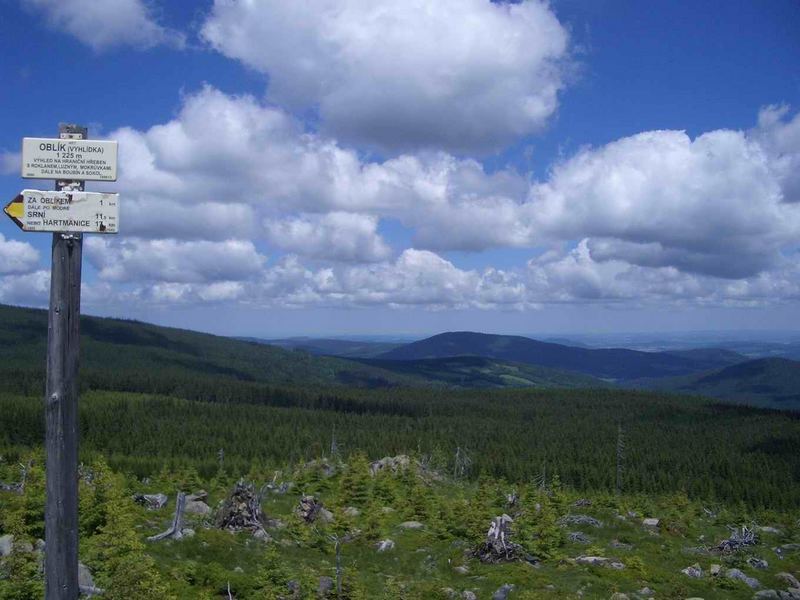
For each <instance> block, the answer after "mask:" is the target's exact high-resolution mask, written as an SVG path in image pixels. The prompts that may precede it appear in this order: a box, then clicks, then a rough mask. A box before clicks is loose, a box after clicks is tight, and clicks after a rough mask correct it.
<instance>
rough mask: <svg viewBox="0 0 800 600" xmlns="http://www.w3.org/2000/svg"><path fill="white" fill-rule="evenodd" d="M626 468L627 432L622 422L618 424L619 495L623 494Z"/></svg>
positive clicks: (617, 486) (617, 487) (617, 488)
mask: <svg viewBox="0 0 800 600" xmlns="http://www.w3.org/2000/svg"><path fill="white" fill-rule="evenodd" d="M624 466H625V432H624V431H623V429H622V421H620V422H619V423H617V484H616V491H617V495H619V494H621V493H622V474H623V470H624Z"/></svg>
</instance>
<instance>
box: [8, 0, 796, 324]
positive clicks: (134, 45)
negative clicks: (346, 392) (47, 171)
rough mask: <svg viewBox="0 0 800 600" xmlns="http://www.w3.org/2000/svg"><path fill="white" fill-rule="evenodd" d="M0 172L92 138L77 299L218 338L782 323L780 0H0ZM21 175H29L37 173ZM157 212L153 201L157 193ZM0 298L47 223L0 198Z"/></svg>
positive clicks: (791, 47) (789, 191)
mask: <svg viewBox="0 0 800 600" xmlns="http://www.w3.org/2000/svg"><path fill="white" fill-rule="evenodd" d="M0 7H1V9H0V10H2V15H3V19H2V25H3V33H4V35H3V36H2V39H0V45H2V56H3V59H2V62H0V69H2V75H3V79H4V82H5V84H6V85H5V86H4V90H5V91H4V92H3V93H2V96H0V103H1V104H0V105H1V106H2V110H1V111H0V152H2V154H0V169H1V170H0V172H2V175H0V190H2V192H4V194H5V197H6V198H7V199H11V198H12V197H13V196H14V195H16V194H17V193H18V192H19V191H20V189H22V188H23V187H31V188H36V187H37V185H38V186H39V187H44V186H46V185H47V182H36V181H25V180H22V179H20V178H19V176H18V164H19V157H18V154H17V153H18V151H19V145H20V139H21V138H22V137H23V136H42V137H48V136H52V135H54V134H55V132H56V129H57V124H58V122H59V121H73V122H79V123H83V124H87V125H89V126H90V127H91V130H92V134H93V135H95V136H98V137H111V138H113V139H117V140H119V142H120V160H121V169H120V180H119V182H118V183H117V184H90V185H89V189H94V190H103V191H106V190H108V191H112V190H113V191H118V192H119V193H120V194H121V205H122V216H121V218H122V223H121V233H120V234H119V236H116V237H115V238H114V239H111V238H102V239H101V238H100V237H98V236H93V237H91V239H90V238H88V237H87V240H86V250H85V258H84V269H85V277H84V283H85V285H84V294H83V305H84V312H88V313H91V314H101V315H113V316H126V317H136V318H141V319H146V320H150V321H155V322H159V323H165V324H174V325H179V326H183V327H191V328H197V329H203V330H208V331H213V332H216V333H225V334H237V335H259V336H265V337H268V336H273V335H275V336H277V335H289V334H339V335H341V334H346V333H412V334H425V333H432V332H437V331H442V330H446V329H473V330H481V331H499V332H520V333H537V332H546V333H555V332H568V333H575V332H584V331H601V332H602V331H637V330H638V331H659V330H686V329H787V328H788V329H796V328H797V327H796V325H795V323H796V321H797V316H798V298H800V268H799V267H798V266H797V265H798V264H800V263H798V260H797V259H798V258H800V257H798V256H797V241H796V240H797V239H798V233H800V213H799V212H798V207H800V176H798V175H797V173H798V172H800V118H798V116H797V115H798V108H800V69H798V68H797V65H798V64H800V4H798V3H797V2H795V1H793V0H774V1H771V2H757V1H752V2H745V1H727V2H703V3H697V2H688V1H686V2H679V1H656V2H647V3H643V2H637V1H627V2H623V1H619V2H605V1H592V2H589V1H578V0H562V1H554V2H551V3H550V4H545V3H541V2H538V1H534V0H529V1H527V2H522V3H518V4H515V5H508V4H502V3H490V2H487V1H486V0H439V1H437V2H435V3H432V2H426V1H424V0H413V1H409V2H406V3H396V2H388V1H387V2H383V1H379V0H372V1H370V2H367V1H366V0H342V1H341V2H333V0H317V1H316V2H311V1H301V2H296V3H290V4H287V3H283V2H277V1H273V0H263V1H262V2H251V3H241V2H224V3H223V2H219V3H217V5H215V4H214V3H213V2H197V3H190V2H157V1H153V2H147V3H142V2H140V0H107V1H106V2H103V3H95V2H87V1H86V0H60V1H55V0H23V1H21V2H16V1H14V0H5V2H3V3H2V4H0ZM44 189H47V188H46V187H44ZM158 215H160V218H159V217H158ZM0 236H2V238H0V259H2V260H1V261H0V262H2V264H3V266H2V267H0V301H2V302H8V303H14V304H25V305H34V306H43V305H45V304H46V301H47V293H46V292H47V285H48V283H47V281H48V279H47V278H48V276H49V273H48V271H49V256H48V249H49V236H48V235H46V234H30V233H29V234H25V233H22V232H20V231H19V230H17V229H16V227H15V226H14V225H13V224H12V223H11V222H10V221H8V220H3V221H2V223H0Z"/></svg>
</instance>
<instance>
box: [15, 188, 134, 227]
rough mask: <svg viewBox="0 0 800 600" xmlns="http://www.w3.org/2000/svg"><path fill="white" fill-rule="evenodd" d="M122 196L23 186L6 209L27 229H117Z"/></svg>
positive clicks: (19, 224) (19, 225)
mask: <svg viewBox="0 0 800 600" xmlns="http://www.w3.org/2000/svg"><path fill="white" fill-rule="evenodd" d="M118 199H119V194H99V193H96V192H41V191H39V190H22V193H21V194H19V195H18V196H17V197H16V198H14V199H13V200H12V201H11V202H9V203H8V204H6V206H5V208H4V209H3V210H4V211H5V213H6V214H7V215H8V216H9V217H11V220H12V221H14V223H16V224H17V226H18V227H19V228H20V229H22V230H23V231H52V232H62V233H117V231H118V230H119V202H118Z"/></svg>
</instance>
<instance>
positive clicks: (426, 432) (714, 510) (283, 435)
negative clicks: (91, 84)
mask: <svg viewBox="0 0 800 600" xmlns="http://www.w3.org/2000/svg"><path fill="white" fill-rule="evenodd" d="M5 310H6V316H10V317H13V318H11V319H6V320H5V321H4V323H3V327H2V335H3V337H4V341H5V344H4V346H3V349H2V350H0V353H2V354H3V355H4V358H5V360H4V362H3V368H2V379H1V380H0V388H1V389H2V391H0V456H2V459H1V460H0V482H2V484H3V488H4V489H3V491H0V528H1V529H0V536H2V537H1V538H0V540H3V541H2V544H0V551H2V552H3V554H4V556H3V559H2V575H0V597H2V598H18V599H22V598H39V597H41V593H42V579H41V573H40V571H39V562H38V561H39V560H40V557H41V544H42V543H43V542H42V540H43V538H44V531H43V503H44V487H43V486H44V476H45V474H44V471H43V454H42V439H43V435H44V431H43V413H42V398H41V390H42V385H43V384H42V371H41V369H38V368H36V367H35V364H34V365H33V366H31V361H29V360H27V357H35V356H36V355H37V353H39V352H41V351H42V349H43V345H42V341H41V338H42V331H41V329H36V328H35V327H34V325H32V324H31V319H32V320H33V321H36V320H37V319H40V318H41V313H37V312H35V311H20V312H16V311H15V310H14V309H5ZM89 322H90V323H91V325H89V326H88V327H86V328H85V329H84V331H85V335H84V344H85V354H84V355H85V356H86V360H85V361H84V363H83V367H82V373H81V399H80V428H81V429H80V440H81V446H80V460H81V464H82V466H81V489H80V493H81V500H80V519H81V521H80V522H81V531H80V535H81V561H82V563H83V564H84V566H85V568H86V572H87V574H88V575H89V577H90V582H91V584H92V585H91V586H90V587H91V588H92V590H94V592H92V593H95V592H96V593H97V594H98V595H100V597H104V598H120V599H121V598H227V597H232V598H287V599H288V598H387V599H389V598H409V599H411V598H415V599H416V598H420V599H421V598H470V597H473V596H470V595H469V594H475V596H474V597H477V598H495V597H498V598H502V597H507V598H509V599H511V600H513V599H514V598H549V597H563V598H573V597H597V598H608V597H611V596H612V594H618V595H617V598H622V597H623V596H621V595H620V594H625V595H627V596H628V597H636V598H639V597H656V598H686V597H690V596H699V597H703V598H750V597H752V596H753V594H754V593H755V592H756V591H759V590H760V591H765V590H772V589H774V590H777V591H776V592H775V593H776V594H777V593H778V591H785V590H786V589H788V588H791V587H792V582H791V581H788V580H786V575H785V574H786V573H789V574H790V575H791V573H793V572H796V571H797V569H798V568H800V560H798V558H799V557H798V554H797V550H798V548H800V546H798V541H799V540H800V538H798V534H800V528H799V527H798V521H797V519H798V517H800V511H798V507H799V506H800V484H798V479H799V478H800V453H798V452H797V449H798V448H800V419H798V415H797V413H792V412H782V411H776V410H766V409H759V408H751V407H746V406H739V405H729V404H725V403H722V402H719V401H717V400H712V399H706V398H701V397H688V396H676V395H669V394H657V393H645V392H634V391H626V390H619V389H609V388H596V389H592V388H587V389H566V390H564V389H534V388H521V389H457V388H454V387H448V386H442V385H420V383H419V382H418V381H415V382H413V385H404V383H403V382H401V381H397V380H390V379H386V378H384V375H383V374H382V373H380V372H379V371H370V372H368V373H367V374H368V376H363V375H364V374H365V372H358V373H359V377H353V378H352V379H348V378H347V377H345V378H344V380H343V379H342V378H340V377H339V375H340V374H341V373H345V372H348V371H347V369H349V368H351V367H349V366H346V365H345V366H342V363H339V362H337V360H336V359H319V358H318V357H311V356H308V355H305V354H303V353H298V352H290V351H277V350H276V349H268V350H267V351H266V352H268V353H269V354H263V355H258V356H257V358H259V359H260V360H256V359H255V358H254V357H253V356H250V357H249V359H248V360H249V362H248V361H241V362H240V366H239V370H238V371H234V370H233V364H234V363H236V362H237V361H238V358H237V357H238V356H239V354H240V353H247V352H248V351H250V352H252V353H257V352H259V351H260V350H259V348H261V347H257V346H255V345H252V344H248V343H246V342H239V341H233V340H225V339H224V338H214V337H213V336H203V335H201V334H192V333H191V332H179V331H177V330H168V329H162V328H155V327H153V326H144V325H141V324H137V323H130V322H115V321H106V320H100V319H95V320H91V321H89ZM26 323H27V326H29V328H28V329H26ZM179 342H180V343H179ZM12 348H13V349H12ZM170 352H171V353H173V354H171V355H170V354H166V353H170ZM165 357H167V358H169V359H170V360H165V361H164V362H163V366H162V367H158V365H159V364H162V363H159V360H161V359H164V358H165ZM327 361H329V362H327ZM242 365H244V366H242ZM296 365H304V366H302V367H297V366H296ZM331 365H334V366H333V367H331ZM295 368H297V369H299V370H300V371H302V369H310V372H311V373H314V376H313V377H311V378H310V379H311V380H310V381H308V382H306V383H305V384H302V383H303V382H300V381H291V379H290V377H289V375H286V374H287V373H288V374H291V373H292V369H295ZM326 368H330V369H329V371H326V370H325V369H326ZM354 372H355V371H354ZM275 373H283V374H284V375H285V378H282V377H283V376H281V377H276V376H274V374H275ZM337 374H338V375H337ZM326 377H327V378H329V379H325V378H326ZM275 380H277V381H278V382H277V383H275V382H274V381H275ZM385 457H394V458H390V459H388V460H386V459H385ZM381 459H384V460H381ZM237 485H238V487H237ZM237 489H239V490H240V492H241V493H245V492H247V490H250V492H249V493H250V496H248V498H250V501H252V500H253V498H255V501H254V502H255V506H257V507H258V509H257V510H258V511H260V514H256V515H254V514H250V513H248V519H249V520H247V523H249V525H247V526H233V525H231V526H228V525H225V523H224V522H223V521H224V519H223V516H224V515H226V514H230V512H231V511H233V512H234V513H235V511H234V510H233V509H231V508H230V507H231V506H234V507H235V506H240V505H247V506H253V504H252V502H250V504H248V503H247V502H244V503H241V502H239V503H238V504H237V501H231V499H230V496H231V494H232V493H233V492H234V491H235V490H237ZM242 490H244V492H242ZM179 493H185V494H187V496H186V498H189V500H188V501H187V502H186V507H187V508H186V513H185V515H184V517H183V523H182V528H181V529H179V530H178V532H177V533H178V535H170V536H168V537H167V538H166V539H162V540H159V541H148V539H147V538H148V537H152V536H154V535H157V534H159V533H160V532H162V531H165V530H167V529H168V528H169V526H170V523H171V521H172V519H173V513H174V511H175V508H176V504H177V498H178V494H179ZM146 494H151V495H157V494H164V495H165V496H166V504H165V505H163V506H160V507H153V506H147V502H144V504H145V505H143V502H142V498H143V497H144V495H146ZM245 495H246V494H245ZM237 498H238V496H237ZM137 499H138V500H137ZM309 507H310V508H309ZM236 510H239V509H236ZM253 510H256V509H253ZM236 514H237V515H238V513H236ZM503 515H507V516H508V517H509V518H510V519H511V522H510V524H509V525H507V531H506V530H505V529H504V536H505V537H503V540H504V544H505V546H503V550H502V551H501V552H500V554H498V553H497V552H496V548H494V547H493V546H492V545H491V544H489V541H487V540H488V538H487V532H488V531H489V529H490V525H492V523H493V522H494V521H493V520H496V519H497V518H501V519H502V516H503ZM237 518H238V517H237ZM221 519H222V521H221ZM646 519H655V520H656V521H647V520H646ZM234 521H235V519H234ZM231 522H233V521H231ZM237 522H238V521H237ZM253 523H256V524H257V525H253ZM503 527H506V525H503ZM742 528H744V529H742ZM231 530H233V532H232V531H231ZM173 533H174V532H173ZM748 535H752V536H753V537H751V538H747V536H748ZM737 536H738V537H737ZM742 536H744V538H747V543H744V542H742V543H741V544H740V543H739V541H741V539H740V538H742ZM742 539H743V538H742ZM726 540H727V541H728V542H730V540H733V542H731V543H728V544H727V545H725V543H724V542H726ZM737 540H739V541H737ZM506 542H507V543H506ZM737 544H738V545H737ZM731 548H733V549H731ZM687 569H688V571H687ZM714 573H716V574H714ZM787 581H788V583H787ZM756 584H757V586H758V587H755V586H756ZM511 586H513V587H511ZM87 589H88V588H87ZM503 590H505V591H503ZM89 591H91V590H89ZM782 593H783V592H782ZM786 593H788V592H786ZM229 594H230V595H229ZM496 594H501V595H500V596H497V595H496ZM502 594H505V596H503V595H502ZM764 597H772V596H764ZM787 597H788V596H787Z"/></svg>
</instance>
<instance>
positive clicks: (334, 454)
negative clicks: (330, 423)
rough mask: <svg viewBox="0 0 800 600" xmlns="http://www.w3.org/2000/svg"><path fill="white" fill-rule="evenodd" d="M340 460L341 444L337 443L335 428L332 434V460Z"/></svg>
mask: <svg viewBox="0 0 800 600" xmlns="http://www.w3.org/2000/svg"><path fill="white" fill-rule="evenodd" d="M338 459H339V444H338V443H337V442H336V426H335V425H334V427H333V433H332V434H331V460H338Z"/></svg>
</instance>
